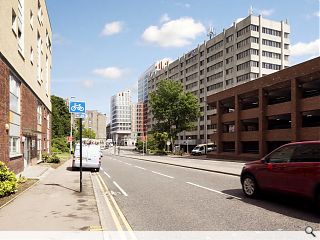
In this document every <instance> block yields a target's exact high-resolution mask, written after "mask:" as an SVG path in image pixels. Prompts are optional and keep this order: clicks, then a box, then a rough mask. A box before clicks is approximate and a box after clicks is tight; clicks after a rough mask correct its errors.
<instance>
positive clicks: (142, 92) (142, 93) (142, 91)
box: [137, 58, 171, 136]
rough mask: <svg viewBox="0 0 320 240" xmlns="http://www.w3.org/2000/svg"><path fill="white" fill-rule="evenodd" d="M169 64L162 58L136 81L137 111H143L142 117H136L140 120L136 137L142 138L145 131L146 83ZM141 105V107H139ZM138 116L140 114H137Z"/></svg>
mask: <svg viewBox="0 0 320 240" xmlns="http://www.w3.org/2000/svg"><path fill="white" fill-rule="evenodd" d="M170 63H171V60H170V59H168V58H164V59H162V60H159V61H157V62H155V63H154V64H152V65H151V66H150V67H149V68H148V69H147V70H146V71H145V72H144V73H143V74H142V75H141V76H140V78H139V80H138V104H139V105H138V106H137V108H138V109H139V110H138V111H141V110H142V111H143V112H142V116H139V117H138V121H140V119H142V121H140V122H139V123H138V125H139V126H140V127H138V132H137V135H138V136H144V134H145V132H146V131H147V128H146V126H147V124H146V123H147V120H148V82H149V79H150V78H151V77H152V76H153V75H154V74H155V73H156V72H157V71H159V70H161V69H163V68H165V67H168V66H169V64H170ZM141 103H142V104H143V105H141ZM138 114H141V112H139V113H138Z"/></svg>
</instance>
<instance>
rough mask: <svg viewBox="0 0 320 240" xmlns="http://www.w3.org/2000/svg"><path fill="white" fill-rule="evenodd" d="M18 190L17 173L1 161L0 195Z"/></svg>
mask: <svg viewBox="0 0 320 240" xmlns="http://www.w3.org/2000/svg"><path fill="white" fill-rule="evenodd" d="M16 190H17V178H16V175H15V174H14V173H13V172H12V171H10V170H9V169H8V167H7V166H6V165H5V164H4V163H3V162H1V161H0V197H4V196H7V195H10V194H12V193H15V192H16Z"/></svg>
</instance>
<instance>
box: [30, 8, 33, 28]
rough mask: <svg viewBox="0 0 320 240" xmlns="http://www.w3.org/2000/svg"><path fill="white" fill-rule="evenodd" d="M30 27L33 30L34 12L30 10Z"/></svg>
mask: <svg viewBox="0 0 320 240" xmlns="http://www.w3.org/2000/svg"><path fill="white" fill-rule="evenodd" d="M30 27H31V29H32V30H33V12H32V11H31V10H30Z"/></svg>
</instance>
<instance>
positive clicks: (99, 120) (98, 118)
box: [84, 110, 107, 144]
mask: <svg viewBox="0 0 320 240" xmlns="http://www.w3.org/2000/svg"><path fill="white" fill-rule="evenodd" d="M84 126H85V127H86V128H88V129H91V130H92V131H93V132H94V133H95V134H96V138H95V139H97V140H99V141H100V143H101V144H105V143H106V139H107V132H106V131H107V129H106V128H107V116H106V114H103V113H99V112H98V111H97V110H88V111H86V118H85V120H84Z"/></svg>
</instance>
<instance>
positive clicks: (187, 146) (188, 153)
mask: <svg viewBox="0 0 320 240" xmlns="http://www.w3.org/2000/svg"><path fill="white" fill-rule="evenodd" d="M187 154H189V140H188V139H187Z"/></svg>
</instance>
